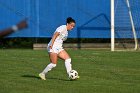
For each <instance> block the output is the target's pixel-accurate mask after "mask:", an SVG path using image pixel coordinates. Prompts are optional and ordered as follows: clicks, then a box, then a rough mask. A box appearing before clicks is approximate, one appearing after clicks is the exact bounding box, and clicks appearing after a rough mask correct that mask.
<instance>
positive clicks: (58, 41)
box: [48, 25, 68, 47]
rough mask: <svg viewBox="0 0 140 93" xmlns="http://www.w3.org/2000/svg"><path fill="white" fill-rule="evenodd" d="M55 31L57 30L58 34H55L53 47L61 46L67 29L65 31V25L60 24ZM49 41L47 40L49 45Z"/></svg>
mask: <svg viewBox="0 0 140 93" xmlns="http://www.w3.org/2000/svg"><path fill="white" fill-rule="evenodd" d="M56 32H59V36H57V38H56V39H55V41H54V44H53V47H54V46H56V47H62V44H63V41H65V40H66V39H67V36H68V31H67V27H66V25H62V26H60V27H58V28H57V29H56V31H55V32H54V33H56ZM51 41H52V40H51ZM51 41H50V42H49V44H48V45H50V44H51V43H52V42H51Z"/></svg>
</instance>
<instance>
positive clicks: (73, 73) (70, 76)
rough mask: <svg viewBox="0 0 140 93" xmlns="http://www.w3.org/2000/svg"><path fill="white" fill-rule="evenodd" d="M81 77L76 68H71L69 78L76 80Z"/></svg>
mask: <svg viewBox="0 0 140 93" xmlns="http://www.w3.org/2000/svg"><path fill="white" fill-rule="evenodd" d="M78 78H79V75H78V72H77V71H76V70H71V71H70V72H69V79H70V80H76V79H78Z"/></svg>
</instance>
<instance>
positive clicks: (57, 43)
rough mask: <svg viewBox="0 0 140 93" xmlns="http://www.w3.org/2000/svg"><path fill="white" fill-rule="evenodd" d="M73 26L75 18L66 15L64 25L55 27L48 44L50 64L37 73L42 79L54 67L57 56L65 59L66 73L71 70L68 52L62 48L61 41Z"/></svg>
mask: <svg viewBox="0 0 140 93" xmlns="http://www.w3.org/2000/svg"><path fill="white" fill-rule="evenodd" d="M74 27H75V20H74V19H73V18H71V17H68V18H67V20H66V25H62V26H60V27H58V28H57V29H56V31H55V32H54V35H53V37H52V39H51V41H50V42H49V44H48V53H49V58H50V64H48V65H47V67H46V68H45V69H44V70H43V71H42V72H41V73H40V74H39V77H40V78H41V79H42V80H46V78H45V75H46V74H47V73H48V72H49V71H51V70H52V68H54V67H56V65H57V59H58V57H59V58H61V59H62V60H64V61H65V67H66V70H67V73H68V74H69V72H70V71H71V70H72V65H71V58H70V56H69V54H68V53H67V52H66V51H65V50H64V49H63V47H62V45H63V41H65V40H66V39H67V36H68V31H70V30H72V29H73V28H74Z"/></svg>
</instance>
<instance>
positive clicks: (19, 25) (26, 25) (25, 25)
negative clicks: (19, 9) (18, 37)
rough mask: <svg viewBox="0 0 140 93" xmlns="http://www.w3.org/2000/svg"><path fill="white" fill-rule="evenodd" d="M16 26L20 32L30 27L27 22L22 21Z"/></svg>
mask: <svg viewBox="0 0 140 93" xmlns="http://www.w3.org/2000/svg"><path fill="white" fill-rule="evenodd" d="M16 26H17V27H18V29H19V30H20V29H23V28H26V27H28V24H27V20H23V21H21V22H20V23H18V24H17V25H16Z"/></svg>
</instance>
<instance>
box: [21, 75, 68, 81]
mask: <svg viewBox="0 0 140 93" xmlns="http://www.w3.org/2000/svg"><path fill="white" fill-rule="evenodd" d="M21 77H25V78H36V79H40V77H39V76H35V75H22V76H21ZM46 79H48V80H60V81H70V80H69V79H62V78H56V77H55V78H52V77H47V78H46ZM40 80H41V79H40Z"/></svg>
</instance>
